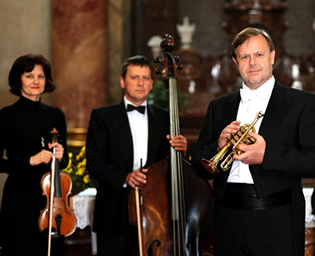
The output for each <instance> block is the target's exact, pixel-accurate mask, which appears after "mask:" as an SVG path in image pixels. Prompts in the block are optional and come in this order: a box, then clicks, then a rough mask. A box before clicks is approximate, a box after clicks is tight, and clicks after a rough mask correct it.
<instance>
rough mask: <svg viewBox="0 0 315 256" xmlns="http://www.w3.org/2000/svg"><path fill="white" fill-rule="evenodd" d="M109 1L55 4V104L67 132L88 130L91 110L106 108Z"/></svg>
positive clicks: (59, 0) (73, 0) (60, 1)
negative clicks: (61, 111)
mask: <svg viewBox="0 0 315 256" xmlns="http://www.w3.org/2000/svg"><path fill="white" fill-rule="evenodd" d="M106 60H107V1H106V0H80V1H77V0H67V1H63V0H53V1H52V70H53V79H54V83H55V84H56V86H57V89H56V91H55V92H54V93H53V94H52V97H53V98H52V104H53V105H54V106H57V107H59V108H61V109H62V110H63V111H64V112H65V115H66V119H67V126H68V128H70V129H71V128H87V127H88V122H89V119H90V114H91V110H92V109H93V108H95V107H99V106H103V105H106V104H107V87H106V80H107V71H106V70H107V62H106Z"/></svg>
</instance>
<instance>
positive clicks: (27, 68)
mask: <svg viewBox="0 0 315 256" xmlns="http://www.w3.org/2000/svg"><path fill="white" fill-rule="evenodd" d="M35 65H41V66H42V67H43V70H44V74H45V79H46V84H45V90H44V92H52V91H54V90H55V88H56V86H55V85H54V84H53V82H52V76H51V66H50V63H49V61H48V60H47V59H45V58H44V57H43V56H42V55H40V54H37V55H34V54H27V55H23V56H20V57H19V58H17V59H16V60H15V62H14V63H13V65H12V67H11V70H10V72H9V79H8V80H9V86H10V87H11V89H10V92H11V93H13V94H14V95H17V96H21V89H22V82H21V76H22V75H23V74H24V73H25V72H31V71H32V70H33V69H34V67H35Z"/></svg>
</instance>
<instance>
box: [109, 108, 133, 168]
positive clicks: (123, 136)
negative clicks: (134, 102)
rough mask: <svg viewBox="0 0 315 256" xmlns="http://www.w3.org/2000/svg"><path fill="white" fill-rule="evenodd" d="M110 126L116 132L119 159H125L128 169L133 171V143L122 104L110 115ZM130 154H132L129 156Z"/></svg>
mask: <svg viewBox="0 0 315 256" xmlns="http://www.w3.org/2000/svg"><path fill="white" fill-rule="evenodd" d="M112 117H113V118H112V124H113V126H114V127H115V131H116V132H117V137H118V138H119V140H118V141H117V143H119V144H120V145H119V147H120V148H121V154H122V156H121V158H122V159H125V161H126V162H127V166H128V168H130V170H132V169H133V143H132V135H131V130H130V125H129V121H128V116H127V113H126V109H125V105H124V102H121V103H120V104H119V105H118V108H117V111H116V112H115V113H114V114H113V115H112ZM131 153H132V154H131Z"/></svg>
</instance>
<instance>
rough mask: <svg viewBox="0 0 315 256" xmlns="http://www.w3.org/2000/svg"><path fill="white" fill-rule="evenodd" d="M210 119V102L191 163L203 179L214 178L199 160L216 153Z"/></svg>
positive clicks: (211, 109)
mask: <svg viewBox="0 0 315 256" xmlns="http://www.w3.org/2000/svg"><path fill="white" fill-rule="evenodd" d="M212 119H213V107H212V104H211V103H210V105H209V107H208V110H207V113H206V116H205V119H204V122H203V125H202V128H201V131H200V134H199V138H198V141H197V144H196V146H195V148H194V151H193V155H192V165H193V167H194V169H195V170H196V172H197V173H198V175H199V176H200V177H201V178H204V179H212V178H214V175H212V174H211V173H209V172H208V171H206V169H205V168H204V167H203V166H202V165H201V160H202V159H203V158H205V159H208V160H209V159H210V158H212V157H213V156H214V155H215V154H216V153H217V147H218V141H217V139H216V138H214V137H213V121H212Z"/></svg>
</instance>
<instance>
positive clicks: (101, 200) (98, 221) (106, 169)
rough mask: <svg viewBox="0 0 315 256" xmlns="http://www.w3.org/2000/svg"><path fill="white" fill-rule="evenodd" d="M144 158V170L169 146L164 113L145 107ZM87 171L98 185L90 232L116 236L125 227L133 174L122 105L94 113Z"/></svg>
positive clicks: (165, 152) (127, 122) (88, 144)
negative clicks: (129, 179) (128, 181)
mask: <svg viewBox="0 0 315 256" xmlns="http://www.w3.org/2000/svg"><path fill="white" fill-rule="evenodd" d="M147 111H148V155H147V162H146V164H145V166H144V168H147V167H149V166H150V165H152V164H154V163H156V162H158V161H159V160H161V159H163V158H164V157H165V156H166V155H167V153H168V150H169V147H170V144H169V142H168V140H167V139H166V135H167V134H169V114H168V111H166V110H164V109H161V108H158V107H155V106H151V105H149V104H148V106H147ZM86 154H87V169H88V171H89V172H90V174H91V176H93V177H94V178H96V179H97V180H98V181H99V185H98V188H97V195H96V201H95V209H94V221H93V222H94V223H93V230H94V231H95V232H99V233H102V234H105V235H106V234H108V235H112V234H119V233H120V232H121V231H122V229H123V228H125V226H126V223H127V221H126V220H127V217H128V216H127V214H128V212H127V209H126V203H127V195H128V188H125V187H124V184H125V180H126V177H127V175H128V173H129V172H132V171H133V142H132V135H131V130H130V126H129V121H128V116H127V113H126V109H125V105H124V102H121V103H120V104H117V105H112V106H106V107H101V108H97V109H94V110H93V111H92V113H91V119H90V123H89V128H88V133H87V140H86Z"/></svg>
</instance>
